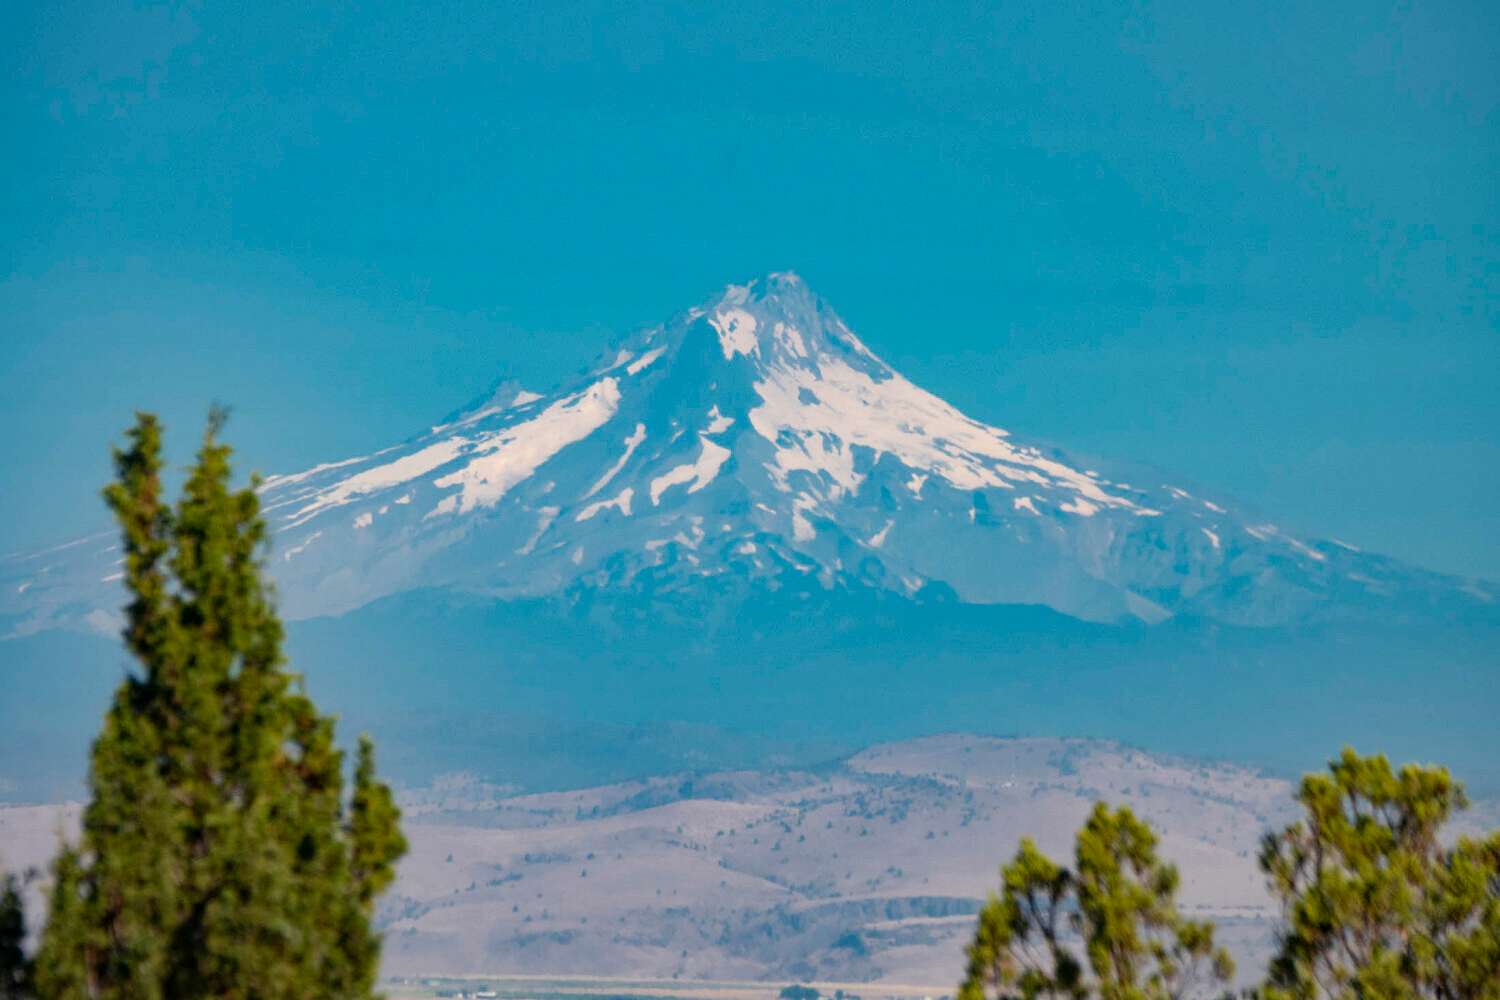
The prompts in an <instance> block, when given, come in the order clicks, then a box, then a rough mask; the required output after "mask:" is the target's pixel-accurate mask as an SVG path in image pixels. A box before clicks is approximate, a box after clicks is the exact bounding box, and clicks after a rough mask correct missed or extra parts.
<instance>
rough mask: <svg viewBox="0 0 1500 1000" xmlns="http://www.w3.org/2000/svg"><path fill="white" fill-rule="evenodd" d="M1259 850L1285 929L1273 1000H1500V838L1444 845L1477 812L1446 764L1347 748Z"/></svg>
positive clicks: (1310, 780)
mask: <svg viewBox="0 0 1500 1000" xmlns="http://www.w3.org/2000/svg"><path fill="white" fill-rule="evenodd" d="M1297 800H1298V802H1300V803H1301V804H1302V807H1303V809H1304V810H1305V812H1306V816H1305V818H1304V819H1302V820H1301V821H1299V822H1296V823H1293V824H1292V825H1290V826H1288V827H1287V828H1286V829H1284V830H1282V831H1281V832H1279V833H1273V834H1268V835H1267V836H1266V838H1265V840H1264V842H1263V845H1262V850H1261V856H1260V864H1261V868H1262V869H1263V870H1264V871H1265V872H1266V875H1267V877H1268V878H1269V880H1270V884H1271V891H1272V893H1273V894H1274V895H1275V896H1276V897H1277V898H1278V899H1279V900H1280V902H1281V905H1282V910H1283V918H1284V927H1283V929H1282V932H1281V935H1280V939H1279V941H1278V952H1277V955H1276V958H1275V959H1274V961H1273V962H1272V964H1271V968H1270V973H1269V978H1268V982H1267V985H1266V989H1265V994H1266V997H1267V998H1268V1000H1316V998H1323V997H1329V998H1338V1000H1342V998H1372V1000H1373V998H1381V1000H1386V998H1389V1000H1407V998H1410V1000H1419V998H1434V1000H1500V830H1497V831H1492V832H1491V833H1489V834H1488V835H1486V836H1484V837H1477V838H1476V837H1458V838H1456V839H1454V840H1452V841H1451V842H1450V843H1445V841H1444V838H1443V837H1442V828H1443V826H1444V824H1445V823H1446V822H1447V821H1448V820H1449V818H1450V817H1451V816H1452V815H1453V814H1454V813H1455V812H1456V811H1458V810H1460V809H1463V808H1465V807H1466V806H1467V804H1468V799H1467V797H1466V795H1465V794H1464V790H1463V787H1462V786H1461V785H1460V784H1458V783H1457V782H1456V781H1454V780H1453V779H1452V778H1451V777H1450V776H1449V774H1448V772H1447V770H1445V769H1444V768H1440V767H1421V766H1418V765H1407V766H1405V767H1403V768H1401V770H1399V771H1396V770H1394V769H1393V768H1392V767H1391V765H1390V762H1389V761H1387V760H1386V758H1385V757H1383V756H1376V757H1360V756H1359V755H1357V754H1356V753H1355V752H1354V751H1353V750H1347V749H1346V750H1345V751H1344V752H1343V754H1342V755H1341V756H1340V757H1339V758H1338V759H1337V760H1334V761H1333V762H1332V763H1331V764H1330V765H1329V769H1328V772H1327V773H1326V774H1310V775H1308V776H1307V777H1305V778H1304V779H1303V781H1302V785H1301V787H1300V789H1299V790H1298V793H1297Z"/></svg>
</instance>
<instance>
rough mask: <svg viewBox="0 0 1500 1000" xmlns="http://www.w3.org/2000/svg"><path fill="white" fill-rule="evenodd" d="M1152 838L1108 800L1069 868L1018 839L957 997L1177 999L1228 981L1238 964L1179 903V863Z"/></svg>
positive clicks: (1092, 818)
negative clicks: (1162, 854) (1163, 854)
mask: <svg viewBox="0 0 1500 1000" xmlns="http://www.w3.org/2000/svg"><path fill="white" fill-rule="evenodd" d="M1156 843H1157V841H1156V835H1155V834H1154V833H1153V832H1152V831H1151V828H1150V827H1149V826H1148V825H1147V824H1146V823H1144V822H1142V821H1141V820H1139V819H1137V818H1136V817H1135V815H1134V814H1133V813H1131V811H1130V810H1129V809H1128V808H1124V807H1121V808H1120V809H1118V810H1111V809H1110V808H1109V807H1108V806H1106V805H1104V804H1103V803H1102V802H1101V803H1099V804H1097V805H1095V806H1094V810H1093V812H1092V813H1091V814H1090V815H1089V819H1088V822H1087V823H1086V824H1085V826H1084V827H1083V829H1082V830H1080V831H1079V832H1078V836H1077V840H1076V848H1075V869H1074V870H1073V871H1069V870H1068V869H1066V868H1064V867H1062V866H1061V865H1058V864H1057V863H1056V862H1054V861H1052V860H1051V859H1049V858H1048V857H1047V856H1046V855H1044V854H1042V852H1041V851H1039V850H1037V847H1036V844H1034V843H1033V842H1032V841H1031V840H1029V839H1026V840H1022V841H1021V846H1020V849H1019V850H1018V851H1017V853H1016V856H1015V858H1014V859H1013V860H1012V861H1011V863H1010V864H1008V865H1006V866H1005V867H1004V868H1002V869H1001V881H1002V888H1001V892H1000V893H999V894H998V895H995V894H992V895H991V896H990V899H989V902H988V903H987V904H986V905H985V907H984V909H983V910H982V911H981V912H980V915H979V926H978V928H977V929H976V931H975V935H974V940H973V943H971V944H970V945H969V949H968V954H969V968H968V974H967V977H966V978H965V980H964V983H963V985H962V986H961V987H960V988H959V1000H986V998H987V997H1000V998H1024V1000H1037V998H1043V997H1047V998H1065V1000H1083V998H1085V997H1093V996H1097V997H1100V998H1102V1000H1176V998H1181V997H1186V996H1191V995H1195V993H1207V992H1211V991H1213V990H1216V989H1222V987H1223V984H1225V983H1227V982H1228V981H1229V979H1230V977H1231V976H1233V974H1234V963H1233V962H1232V960H1231V959H1230V957H1229V954H1228V952H1226V951H1225V950H1224V949H1222V948H1219V947H1217V946H1216V945H1215V944H1214V928H1213V925H1212V924H1211V923H1208V922H1204V921H1194V920H1187V919H1185V918H1184V917H1182V916H1181V914H1179V913H1178V911H1177V904H1176V895H1177V886H1178V875H1177V869H1176V868H1175V867H1174V866H1172V865H1170V864H1167V863H1165V862H1163V861H1161V860H1160V859H1159V858H1158V857H1157V855H1156ZM1080 956H1082V958H1083V959H1086V960H1087V963H1088V969H1087V971H1085V968H1084V964H1083V961H1082V960H1081V959H1080ZM1090 973H1092V975H1090Z"/></svg>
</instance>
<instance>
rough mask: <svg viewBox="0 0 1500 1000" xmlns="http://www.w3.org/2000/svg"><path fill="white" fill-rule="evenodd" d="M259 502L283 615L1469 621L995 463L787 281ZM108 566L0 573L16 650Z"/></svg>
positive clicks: (1193, 509)
mask: <svg viewBox="0 0 1500 1000" xmlns="http://www.w3.org/2000/svg"><path fill="white" fill-rule="evenodd" d="M263 499H264V509H265V511H266V516H267V518H268V520H269V521H270V523H271V526H272V528H273V529H274V531H275V533H276V549H275V555H274V558H273V565H274V568H275V570H276V573H277V576H278V577H279V583H280V589H281V593H282V594H283V596H284V598H285V601H286V610H287V612H288V613H289V614H290V615H291V616H293V617H306V616H313V615H326V614H339V613H342V612H344V611H347V610H350V609H352V608H355V607H359V606H360V605H363V604H366V603H368V602H370V601H372V600H375V599H377V598H379V597H382V596H385V595H388V594H393V593H399V592H402V591H406V590H411V589H414V588H418V587H453V588H460V589H464V590H471V591H480V592H484V593H487V594H491V595H495V596H499V597H504V596H516V595H542V594H548V593H560V592H564V591H568V590H573V589H577V588H606V587H627V588H632V589H635V590H642V589H644V590H648V591H674V590H675V591H680V590H684V589H693V590H695V591H702V590H704V589H705V588H706V589H707V590H708V591H710V592H723V591H725V590H726V589H730V590H733V589H743V588H746V587H770V588H773V589H775V588H787V587H791V588H793V589H796V588H801V587H808V586H813V587H822V588H834V587H873V588H877V589H881V590H887V591H895V592H897V593H898V594H902V595H907V596H912V597H916V596H919V595H927V594H931V593H933V592H935V591H940V592H943V593H946V594H950V595H951V596H953V597H955V598H957V599H958V600H961V601H966V602H972V603H1019V604H1045V605H1048V606H1050V607H1052V608H1054V609H1055V610H1058V611H1062V612H1064V613H1066V614H1070V615H1074V616H1076V617H1081V618H1088V619H1094V620H1106V621H1115V620H1129V619H1138V620H1144V621H1147V622H1154V621H1160V620H1162V619H1164V618H1168V617H1171V616H1173V615H1178V614H1184V613H1187V614H1194V615H1200V616H1205V617H1210V618H1217V619H1220V620H1224V621H1231V622H1239V623H1246V624H1269V623H1276V622H1283V621H1298V620H1306V619H1310V618H1312V619H1316V618H1319V617H1324V616H1330V615H1331V616H1349V615H1355V616H1358V615H1361V614H1365V615H1369V614H1380V615H1383V616H1389V615H1391V614H1399V613H1405V612H1404V611H1397V610H1393V609H1397V608H1405V609H1407V610H1408V611H1409V610H1410V609H1412V608H1418V609H1423V610H1424V613H1429V612H1431V611H1432V610H1433V609H1439V610H1440V611H1441V609H1445V608H1446V609H1449V610H1450V611H1451V610H1452V609H1455V608H1457V609H1460V610H1461V609H1463V608H1467V607H1471V606H1474V605H1476V604H1487V603H1489V602H1491V601H1493V597H1492V596H1491V595H1490V593H1489V591H1488V590H1487V589H1486V588H1484V587H1480V586H1477V585H1473V584H1465V583H1463V582H1461V581H1452V580H1448V579H1446V578H1442V577H1438V576H1436V575H1434V574H1425V573H1422V572H1421V571H1419V570H1413V569H1410V568H1407V567H1402V566H1399V565H1398V564H1395V563H1393V562H1391V561H1389V560H1383V559H1380V558H1379V557H1373V556H1366V555H1364V554H1363V553H1357V552H1354V551H1353V550H1350V549H1348V548H1347V547H1344V546H1340V545H1338V544H1337V543H1332V542H1329V543H1317V542H1310V541H1305V540H1302V539H1299V538H1296V537H1293V536H1291V535H1290V534H1288V533H1286V532H1284V531H1282V530H1281V529H1279V528H1277V527H1276V526H1275V525H1271V524H1266V523H1262V522H1252V521H1249V520H1246V519H1243V518H1241V517H1238V516H1236V515H1235V514H1234V513H1233V512H1232V509H1231V505H1229V504H1227V503H1223V502H1216V501H1215V500H1210V499H1207V498H1203V497H1197V496H1193V495H1191V494H1189V493H1188V492H1186V491H1184V490H1182V489H1180V488H1177V487H1173V486H1169V485H1160V486H1153V485H1150V484H1141V483H1135V484H1131V483H1127V482H1124V481H1122V480H1121V479H1119V478H1117V477H1110V476H1108V475H1106V474H1103V473H1101V472H1100V471H1098V470H1095V469H1086V468H1084V467H1082V466H1080V465H1078V464H1076V463H1073V462H1071V461H1070V460H1069V459H1068V458H1067V457H1066V456H1065V455H1061V454H1058V453H1056V452H1052V451H1047V452H1044V451H1042V450H1041V449H1039V448H1037V447H1035V446H1033V445H1029V444H1026V443H1024V442H1021V441H1018V440H1016V438H1015V437H1014V436H1013V435H1011V434H1010V433H1009V432H1007V431H1005V430H1002V429H1000V428H997V427H993V426H990V425H988V424H985V423H982V422H980V421H977V420H974V419H972V418H970V417H968V416H966V415H965V414H963V413H962V412H960V411H959V410H957V409H956V408H954V407H953V406H951V405H949V404H948V403H946V402H945V401H943V400H942V399H940V398H938V397H937V396H934V395H933V394H931V393H929V392H926V391H925V390H923V389H921V388H920V387H918V386H916V385H914V384H912V383H911V382H910V381H908V380H906V379H905V378H903V377H902V376H901V375H900V374H899V373H897V372H895V371H893V370H892V369H891V368H890V367H889V366H888V365H886V364H885V363H884V362H883V361H881V360H880V359H879V358H878V357H876V356H875V355H874V354H873V353H872V352H871V351H870V350H869V349H868V348H867V347H866V346H865V345H864V344H863V343H862V342H861V341H860V340H859V338H858V337H856V336H855V334H854V333H853V331H852V330H850V329H849V327H848V326H847V324H845V323H844V321H843V320H842V319H841V318H840V317H839V316H838V314H837V313H835V312H834V310H833V309H832V308H831V307H830V306H829V305H828V304H827V303H826V302H824V301H823V300H822V299H820V298H819V297H818V296H817V295H816V294H814V293H813V292H812V290H811V289H810V288H808V286H807V284H806V283H805V282H803V281H802V280H801V279H800V278H799V277H797V276H796V275H795V274H793V273H791V272H786V271H783V272H776V273H773V274H769V275H766V276H764V277H761V278H758V279H756V280H754V281H751V282H750V283H748V284H744V285H729V286H727V287H726V288H725V289H724V290H723V291H722V292H720V293H718V294H717V295H715V296H713V297H711V298H709V299H708V300H707V301H706V302H704V303H703V304H701V305H699V306H697V307H695V308H693V309H689V310H688V311H686V312H685V313H681V314H679V315H678V316H677V317H676V318H674V319H673V320H671V321H669V322H668V323H665V324H663V325H661V326H657V327H654V328H652V329H649V330H645V331H642V332H641V333H640V334H639V335H637V336H636V337H634V338H630V339H629V340H627V341H626V342H625V344H624V346H622V347H621V348H619V349H618V350H617V351H616V352H615V353H614V354H613V355H610V356H606V357H605V358H604V359H603V360H601V362H600V364H598V365H597V366H596V367H595V368H594V369H593V370H592V371H590V372H588V373H587V374H585V375H583V376H581V377H580V378H579V379H578V380H577V381H575V382H573V383H572V384H569V385H566V386H563V387H560V388H559V389H557V390H555V391H552V392H550V393H547V394H538V393H534V392H530V391H527V390H526V389H524V388H522V387H521V386H519V385H518V384H516V383H514V382H506V381H502V382H499V383H497V384H496V385H495V386H494V387H493V389H492V390H491V391H490V392H489V393H487V394H486V395H485V396H484V397H482V398H481V399H480V400H478V401H476V402H475V403H474V404H471V405H470V406H469V407H467V408H465V409H464V410H461V411H459V412H457V413H456V414H454V415H452V416H450V418H448V419H446V420H444V421H442V422H440V423H438V424H436V425H434V426H432V427H430V428H429V429H428V430H427V431H425V432H423V433H421V434H419V435H418V436H416V437H414V438H412V439H410V440H408V441H407V442H405V443H404V444H401V445H397V446H395V447H392V448H387V449H384V450H381V451H378V452H375V453H372V454H370V455H365V456H360V457H356V458H351V459H346V460H343V461H339V462H332V463H328V464H325V465H321V466H318V467H317V468H314V469H311V470H307V471H306V472H301V473H296V474H293V475H285V476H273V477H271V478H270V479H268V480H266V482H265V484H264V488H263ZM75 555H76V556H77V557H78V558H77V559H74V558H73V556H75ZM101 558H103V559H105V564H104V566H102V567H101V566H100V565H98V563H99V560H100V559H101ZM110 558H114V556H113V555H112V554H109V552H108V551H106V552H104V553H98V554H94V553H92V552H91V551H90V550H89V549H87V548H80V549H78V550H77V551H76V552H71V551H70V553H69V555H68V557H67V558H66V559H60V560H58V561H57V562H56V563H55V564H54V563H53V562H52V561H51V560H49V561H47V562H46V563H43V564H31V563H28V562H27V561H25V560H20V561H15V560H12V561H10V562H8V563H6V564H4V565H0V616H3V617H5V618H9V619H10V620H11V621H12V622H13V623H14V624H12V626H11V627H10V630H11V631H27V630H35V629H36V628H41V627H47V625H48V624H56V623H58V622H59V621H68V620H77V619H78V618H80V617H82V618H88V617H89V616H91V615H97V614H105V613H107V614H113V613H114V608H116V607H117V606H118V604H119V598H118V594H117V593H116V588H117V586H118V584H116V583H114V581H115V580H116V579H117V575H116V574H115V573H112V572H110V569H111V567H110V566H109V564H108V561H107V560H108V559H110ZM69 560H71V561H69ZM80 609H82V610H80ZM1372 609H1378V610H1372ZM1442 613H1447V612H1442Z"/></svg>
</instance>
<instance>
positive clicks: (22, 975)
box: [0, 872, 31, 1000]
mask: <svg viewBox="0 0 1500 1000" xmlns="http://www.w3.org/2000/svg"><path fill="white" fill-rule="evenodd" d="M25 943H26V910H25V907H24V906H23V904H22V901H21V880H20V879H18V878H16V876H15V875H13V874H11V873H9V872H7V873H6V875H5V878H4V880H3V881H0V1000H24V998H26V997H30V996H31V962H30V961H29V960H28V959H27V958H26V952H25V951H24V950H22V946H23V945H24V944H25Z"/></svg>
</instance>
